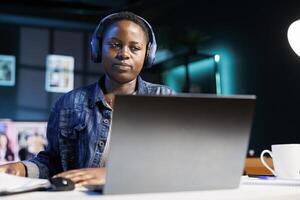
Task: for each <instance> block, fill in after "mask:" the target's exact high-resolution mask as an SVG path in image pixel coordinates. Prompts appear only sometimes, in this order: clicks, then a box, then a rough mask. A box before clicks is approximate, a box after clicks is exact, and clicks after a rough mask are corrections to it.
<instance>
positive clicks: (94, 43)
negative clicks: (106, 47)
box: [91, 13, 157, 68]
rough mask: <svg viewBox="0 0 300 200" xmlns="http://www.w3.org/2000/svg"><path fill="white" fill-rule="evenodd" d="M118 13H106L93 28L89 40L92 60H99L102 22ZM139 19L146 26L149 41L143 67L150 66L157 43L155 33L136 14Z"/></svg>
mask: <svg viewBox="0 0 300 200" xmlns="http://www.w3.org/2000/svg"><path fill="white" fill-rule="evenodd" d="M118 14H119V13H114V14H111V15H108V16H106V17H104V18H103V19H102V20H101V21H100V23H99V24H98V26H97V28H96V29H95V31H94V33H93V35H92V40H91V56H92V60H93V61H94V62H96V63H97V62H101V56H102V55H101V44H102V39H103V38H102V37H103V28H104V27H103V24H104V22H105V21H106V20H107V19H109V18H111V17H113V16H115V15H118ZM136 16H137V17H138V18H139V19H140V20H142V21H143V22H144V23H145V25H146V26H147V28H148V35H149V42H148V44H147V51H146V56H145V61H144V66H143V67H144V68H150V67H151V66H152V64H153V62H154V60H155V52H156V49H157V44H156V39H155V35H154V32H153V30H152V27H151V26H150V24H149V23H148V22H147V21H146V20H145V19H143V18H142V17H140V16H138V15H136Z"/></svg>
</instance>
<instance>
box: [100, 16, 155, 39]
mask: <svg viewBox="0 0 300 200" xmlns="http://www.w3.org/2000/svg"><path fill="white" fill-rule="evenodd" d="M121 20H129V21H132V22H134V23H136V24H137V25H139V26H140V27H141V28H142V29H143V31H144V33H145V35H146V40H147V43H148V42H149V32H150V30H149V28H148V27H147V25H146V24H145V22H144V21H143V20H142V19H140V18H139V17H138V16H137V15H136V14H134V13H132V12H128V11H122V12H119V13H117V14H116V15H113V16H111V17H109V18H108V19H106V20H105V21H104V22H103V29H102V37H104V35H105V33H106V31H107V29H108V27H109V26H110V25H112V24H113V23H115V22H118V21H121Z"/></svg>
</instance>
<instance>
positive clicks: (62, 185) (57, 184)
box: [50, 177, 75, 191]
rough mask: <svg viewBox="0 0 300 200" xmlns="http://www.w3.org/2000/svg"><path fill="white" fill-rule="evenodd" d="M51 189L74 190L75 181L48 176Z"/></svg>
mask: <svg viewBox="0 0 300 200" xmlns="http://www.w3.org/2000/svg"><path fill="white" fill-rule="evenodd" d="M50 183H51V190H53V191H68V190H74V188H75V183H74V182H73V181H71V180H70V179H68V178H63V177H55V178H50Z"/></svg>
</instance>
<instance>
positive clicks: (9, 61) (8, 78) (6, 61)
mask: <svg viewBox="0 0 300 200" xmlns="http://www.w3.org/2000/svg"><path fill="white" fill-rule="evenodd" d="M15 76H16V57H15V56H13V55H0V86H14V85H15Z"/></svg>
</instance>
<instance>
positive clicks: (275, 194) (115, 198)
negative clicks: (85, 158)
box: [1, 184, 300, 200]
mask: <svg viewBox="0 0 300 200" xmlns="http://www.w3.org/2000/svg"><path fill="white" fill-rule="evenodd" d="M41 199H42V200H48V199H49V200H50V199H51V200H56V199H69V200H77V199H78V200H79V199H80V200H82V199H83V200H84V199H87V200H89V199H103V200H128V199H134V200H139V199H141V200H150V199H151V200H155V199H158V200H160V199H164V200H165V199H172V200H179V199H180V200H181V199H184V200H189V199H191V200H195V199H197V200H201V199H212V200H219V199H230V200H232V199H246V200H249V199H266V200H268V199H270V200H271V199H272V200H277V199H278V200H279V199H280V200H282V199H289V200H294V199H295V200H299V199H300V186H278V185H246V184H241V185H240V187H239V188H237V189H232V190H211V191H193V192H175V193H155V194H134V195H112V196H110V195H100V194H99V193H96V192H90V191H86V190H83V189H77V190H75V191H68V192H30V193H23V194H16V195H11V196H2V197H1V200H41Z"/></svg>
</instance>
